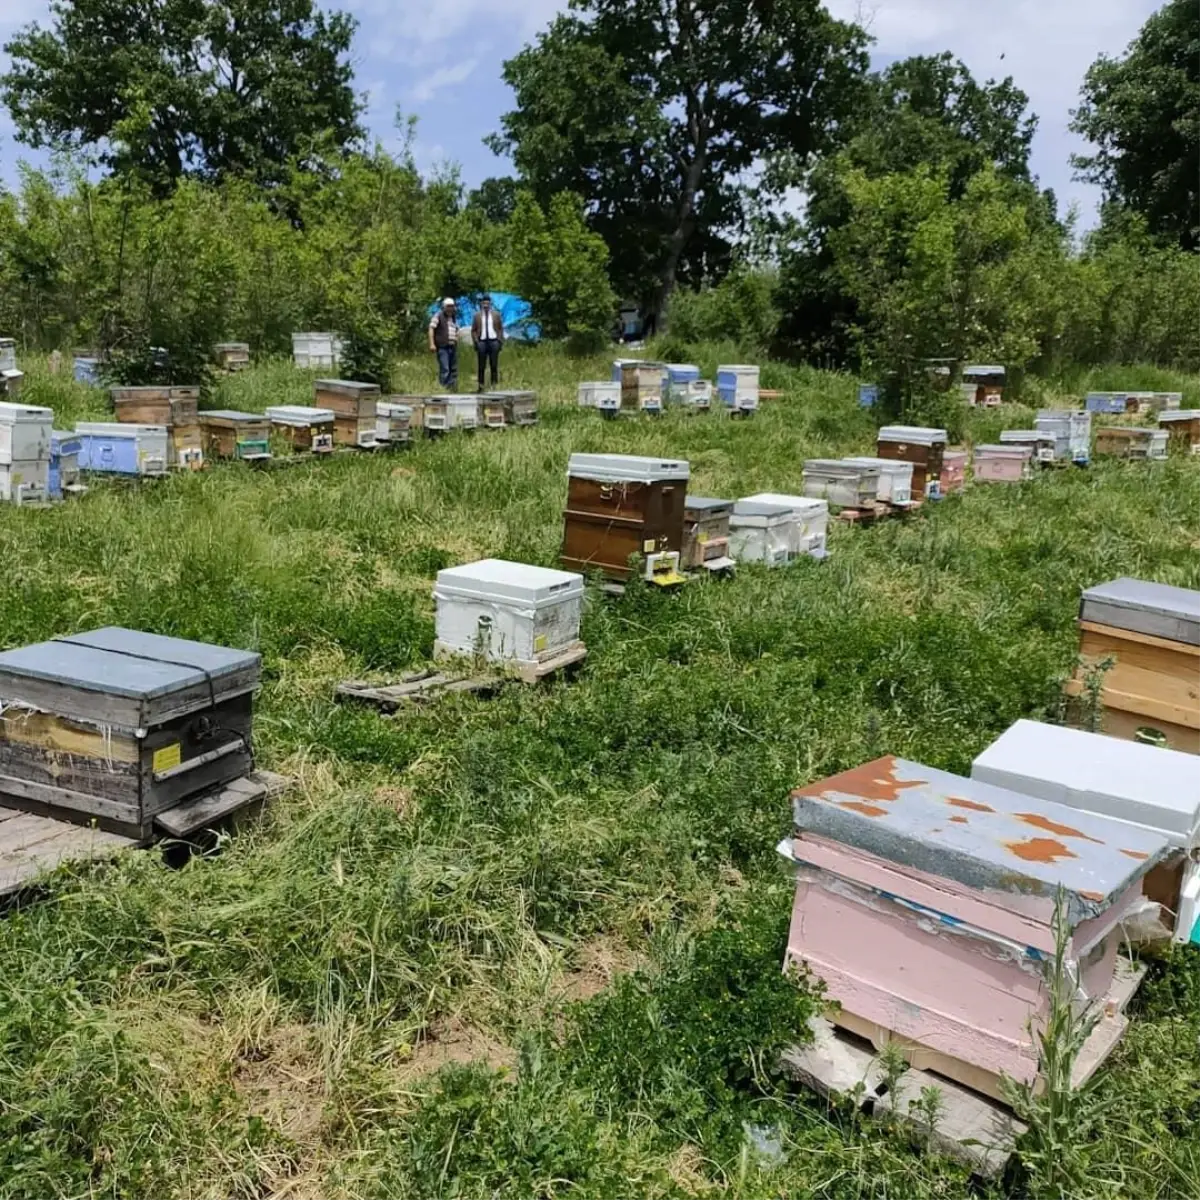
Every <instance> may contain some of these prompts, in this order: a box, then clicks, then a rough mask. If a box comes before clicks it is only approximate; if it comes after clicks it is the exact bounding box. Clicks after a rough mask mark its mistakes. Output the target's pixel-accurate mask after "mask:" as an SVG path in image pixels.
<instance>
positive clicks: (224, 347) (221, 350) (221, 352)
mask: <svg viewBox="0 0 1200 1200" xmlns="http://www.w3.org/2000/svg"><path fill="white" fill-rule="evenodd" d="M213 357H214V358H215V359H216V362H217V366H218V367H220V368H221V370H223V371H244V370H245V369H246V368H247V367H248V366H249V365H250V344H249V342H218V343H217V344H216V345H215V346H214V347H213Z"/></svg>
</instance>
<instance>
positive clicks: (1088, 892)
mask: <svg viewBox="0 0 1200 1200" xmlns="http://www.w3.org/2000/svg"><path fill="white" fill-rule="evenodd" d="M792 803H793V810H794V816H795V822H796V827H797V829H799V830H801V831H803V832H810V833H814V834H817V835H820V836H822V837H826V838H829V839H831V840H833V841H837V842H841V843H843V844H844V845H847V846H852V847H855V848H856V849H858V850H860V851H862V852H864V853H867V854H872V855H875V856H876V857H878V858H882V859H885V860H887V861H890V862H893V863H897V864H899V865H901V866H907V867H911V868H914V869H915V870H918V871H924V872H926V873H928V874H930V875H933V876H938V877H941V878H943V879H948V880H952V881H954V882H956V883H959V884H962V885H964V886H966V887H971V888H976V889H979V890H981V891H995V892H1005V893H1027V894H1033V895H1040V896H1048V897H1053V896H1054V895H1055V893H1056V891H1057V889H1058V888H1059V887H1061V888H1062V889H1063V894H1064V897H1065V900H1066V913H1067V917H1068V920H1069V923H1070V925H1071V926H1072V927H1073V926H1074V925H1076V924H1078V923H1079V922H1080V921H1083V920H1086V919H1087V918H1088V917H1092V916H1096V915H1098V914H1099V913H1101V912H1103V911H1104V910H1105V909H1106V908H1107V907H1108V906H1109V905H1110V904H1111V903H1112V902H1113V900H1114V899H1115V898H1116V897H1117V896H1119V895H1120V894H1121V893H1123V892H1124V891H1125V889H1126V888H1128V887H1129V886H1130V885H1132V884H1133V883H1134V882H1136V880H1138V879H1139V878H1140V877H1141V876H1142V875H1144V874H1145V873H1146V871H1147V870H1148V869H1149V868H1150V867H1151V866H1153V865H1154V864H1155V863H1156V862H1157V861H1158V860H1159V859H1160V858H1162V857H1163V855H1164V853H1165V852H1166V850H1167V842H1166V839H1164V838H1163V837H1162V836H1161V835H1160V834H1157V833H1153V832H1151V831H1149V830H1145V829H1140V828H1137V827H1136V826H1131V825H1128V824H1125V823H1124V822H1121V821H1113V820H1110V819H1109V818H1107V817H1099V816H1095V815H1094V814H1092V813H1085V812H1078V811H1076V810H1075V809H1071V808H1067V807H1065V806H1063V805H1061V804H1054V803H1052V802H1050V801H1047V800H1039V799H1037V798H1036V797H1033V796H1028V795H1022V794H1021V793H1018V792H1012V791H1008V790H1007V789H1005V788H999V787H993V786H991V785H989V784H984V783H978V782H976V781H975V780H972V779H964V778H963V777H962V776H959V775H951V774H950V773H949V772H948V771H939V770H936V769H935V768H933V767H926V766H923V765H922V764H920V763H915V762H908V761H906V760H905V759H901V758H894V757H892V756H890V755H889V756H887V757H885V758H879V759H876V760H875V761H874V762H869V763H864V764H863V765H862V766H860V767H855V768H853V769H852V770H849V771H843V772H842V773H841V774H840V775H834V776H832V777H831V778H829V779H823V780H820V781H818V782H816V783H812V784H809V785H808V786H806V787H802V788H799V789H798V790H796V791H795V792H793V793H792Z"/></svg>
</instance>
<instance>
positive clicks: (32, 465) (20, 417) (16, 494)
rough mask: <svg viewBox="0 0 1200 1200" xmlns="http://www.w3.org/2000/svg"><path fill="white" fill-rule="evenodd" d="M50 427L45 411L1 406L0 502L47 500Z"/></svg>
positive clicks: (51, 420) (50, 419) (48, 412)
mask: <svg viewBox="0 0 1200 1200" xmlns="http://www.w3.org/2000/svg"><path fill="white" fill-rule="evenodd" d="M53 425H54V413H53V412H52V411H51V410H50V409H48V408H40V407H38V406H36V405H31V404H11V403H8V402H4V403H0V500H7V501H9V502H10V503H13V504H34V503H40V502H41V501H43V500H45V499H46V497H47V495H48V494H49V486H50V442H51V436H52V432H53Z"/></svg>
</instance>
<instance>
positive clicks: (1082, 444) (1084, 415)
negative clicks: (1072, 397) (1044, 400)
mask: <svg viewBox="0 0 1200 1200" xmlns="http://www.w3.org/2000/svg"><path fill="white" fill-rule="evenodd" d="M1034 423H1035V424H1036V425H1037V427H1038V428H1039V429H1041V430H1044V431H1045V432H1046V433H1052V434H1053V435H1054V459H1055V461H1056V462H1074V463H1080V464H1084V463H1087V462H1088V460H1089V459H1090V458H1091V454H1092V414H1091V413H1090V412H1088V411H1086V410H1084V411H1080V410H1078V409H1071V408H1043V409H1039V410H1038V415H1037V418H1036V420H1035V422H1034Z"/></svg>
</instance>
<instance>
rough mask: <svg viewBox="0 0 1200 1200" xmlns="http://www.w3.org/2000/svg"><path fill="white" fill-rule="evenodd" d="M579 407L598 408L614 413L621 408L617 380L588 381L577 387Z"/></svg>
mask: <svg viewBox="0 0 1200 1200" xmlns="http://www.w3.org/2000/svg"><path fill="white" fill-rule="evenodd" d="M578 397H579V407H580V408H599V409H601V410H608V411H611V412H616V411H617V409H619V408H620V407H621V384H620V381H619V380H618V381H617V382H616V383H613V382H611V381H609V380H602V379H596V380H590V381H588V382H585V383H581V384H580V385H579V393H578Z"/></svg>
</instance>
